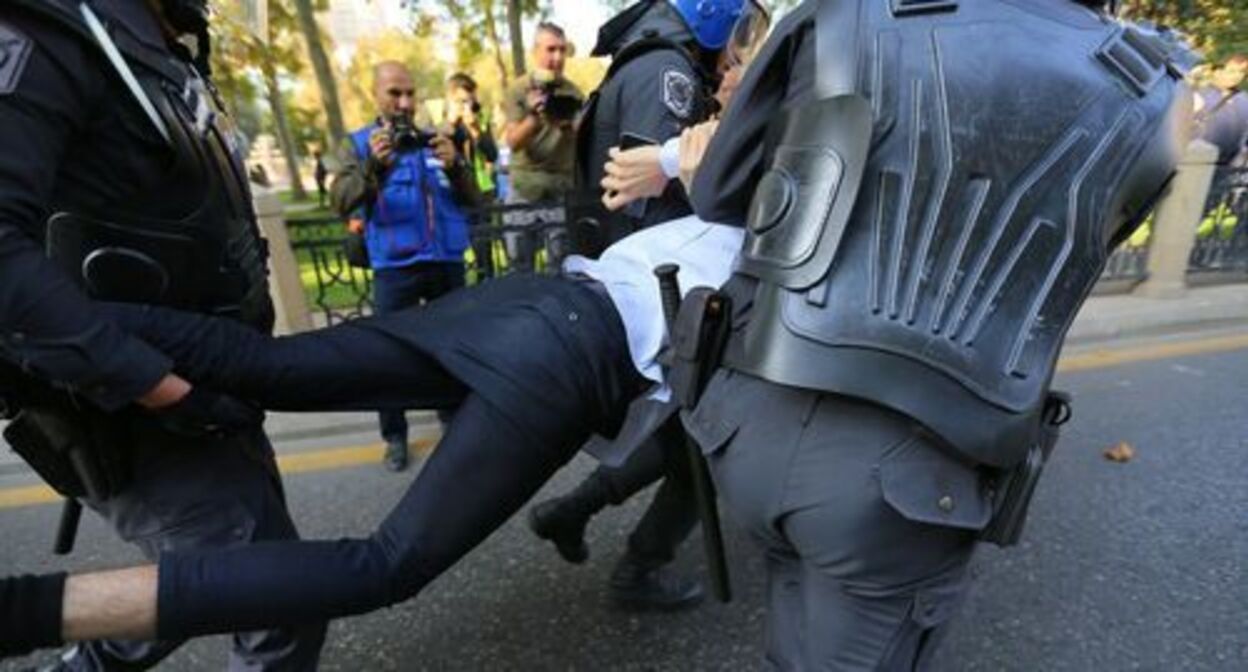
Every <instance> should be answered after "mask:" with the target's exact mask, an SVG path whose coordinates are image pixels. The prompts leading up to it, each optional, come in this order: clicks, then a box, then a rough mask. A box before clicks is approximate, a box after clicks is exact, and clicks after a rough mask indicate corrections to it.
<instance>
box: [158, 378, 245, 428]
mask: <svg viewBox="0 0 1248 672" xmlns="http://www.w3.org/2000/svg"><path fill="white" fill-rule="evenodd" d="M155 413H156V417H158V418H159V419H160V422H161V424H162V425H163V426H164V428H165V429H167V430H169V431H170V432H172V433H174V434H179V435H182V436H192V437H217V438H220V437H224V436H229V435H231V434H236V433H239V432H244V431H248V430H252V429H255V428H257V427H260V426H261V425H263V424H264V411H262V410H260V409H259V408H256V407H255V406H252V405H251V404H248V403H246V402H243V401H239V400H238V399H235V398H234V397H229V396H226V395H223V394H217V393H216V392H210V391H208V390H205V389H203V388H202V387H192V388H191V391H190V392H189V393H187V395H186V396H185V397H182V400H181V401H179V402H178V403H176V404H174V405H172V406H168V407H165V408H162V409H159V410H157V411H155Z"/></svg>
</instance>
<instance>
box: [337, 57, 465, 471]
mask: <svg viewBox="0 0 1248 672" xmlns="http://www.w3.org/2000/svg"><path fill="white" fill-rule="evenodd" d="M373 95H374V99H375V100H376V103H377V118H376V120H374V121H373V123H371V124H369V125H367V126H365V127H363V128H361V129H358V130H356V131H355V132H354V133H352V134H351V137H350V138H348V140H347V142H345V143H343V147H342V148H341V151H340V152H339V162H340V166H341V167H340V169H339V170H338V172H337V174H336V176H335V179H334V183H333V186H332V188H331V194H330V197H331V201H332V203H333V206H334V208H335V209H336V210H337V211H338V213H339V214H340V215H342V216H343V218H346V219H351V220H352V221H357V222H359V221H362V222H364V224H363V227H362V231H361V230H357V231H354V232H355V233H362V234H363V235H364V240H365V243H366V247H367V249H368V257H369V263H370V265H371V266H372V268H373V308H374V310H375V311H376V313H377V314H379V315H382V314H386V313H392V312H394V311H397V310H402V309H404V308H408V307H410V306H416V305H420V304H422V303H427V302H429V301H432V300H434V299H436V298H437V297H439V296H442V295H443V294H446V293H447V292H450V291H451V290H453V289H456V288H459V287H463V286H464V250H465V249H467V247H468V244H469V234H468V230H469V226H468V225H469V219H468V213H467V209H468V208H471V207H473V206H475V205H478V204H479V201H480V191H479V190H478V188H477V186H476V182H475V180H473V179H472V171H471V169H469V167H468V166H467V164H466V162H465V161H464V160H463V158H462V157H461V156H460V154H459V151H458V149H456V147H455V144H454V143H453V142H452V141H451V140H450V138H447V137H443V136H439V135H435V134H432V133H430V132H427V131H423V130H421V129H418V128H417V127H416V125H415V122H414V115H415V110H416V87H415V84H413V82H412V75H411V72H410V71H408V69H407V67H406V66H404V65H403V64H402V63H398V62H395V61H384V62H382V63H379V64H377V65H376V67H374V69H373ZM447 419H448V417H447V416H446V414H445V413H443V414H442V420H443V421H444V422H445V421H446V420H447ZM380 420H381V436H382V438H383V439H385V442H386V455H385V465H386V468H388V469H390V470H391V471H402V470H403V469H405V468H406V467H407V459H408V457H407V456H408V447H407V420H406V418H405V417H404V414H403V412H402V411H398V410H387V411H383V412H381V414H380Z"/></svg>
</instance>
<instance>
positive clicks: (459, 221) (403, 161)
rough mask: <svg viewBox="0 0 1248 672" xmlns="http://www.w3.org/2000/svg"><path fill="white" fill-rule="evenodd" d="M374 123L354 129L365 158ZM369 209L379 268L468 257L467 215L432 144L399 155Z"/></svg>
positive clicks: (372, 253)
mask: <svg viewBox="0 0 1248 672" xmlns="http://www.w3.org/2000/svg"><path fill="white" fill-rule="evenodd" d="M374 128H376V126H366V127H364V128H361V129H360V130H358V131H356V132H354V133H352V134H351V142H352V144H353V145H354V146H355V153H356V156H357V157H358V158H359V159H360V161H361V162H362V161H364V160H365V159H366V158H367V157H368V155H369V148H368V136H369V134H370V133H371V132H372V131H373V129H374ZM367 213H368V222H367V227H366V228H365V234H364V238H365V241H366V242H367V244H368V255H369V259H371V260H372V266H373V268H375V269H376V268H403V267H405V266H411V265H412V264H415V263H419V262H422V261H426V262H427V261H433V262H463V260H464V250H466V249H467V248H468V217H467V216H466V215H465V214H464V211H463V210H462V209H461V208H460V207H459V205H458V204H457V203H456V202H455V200H454V198H453V197H452V195H451V183H450V179H449V178H447V176H446V172H445V171H444V170H443V169H442V164H441V162H440V161H438V160H437V159H436V158H435V157H434V156H433V153H432V152H430V151H429V150H427V149H422V150H419V151H414V152H402V153H400V154H398V157H397V160H396V161H395V164H394V166H393V167H392V168H391V169H390V171H389V172H388V173H386V177H385V182H384V183H383V184H382V187H381V191H380V193H378V194H377V199H376V200H375V201H373V202H372V203H371V204H370V207H369V208H368V210H367Z"/></svg>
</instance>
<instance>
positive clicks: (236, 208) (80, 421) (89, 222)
mask: <svg viewBox="0 0 1248 672" xmlns="http://www.w3.org/2000/svg"><path fill="white" fill-rule="evenodd" d="M206 4H207V2H206V0H149V1H148V2H141V1H138V0H90V1H87V2H81V3H80V2H76V1H73V0H9V1H7V2H5V3H4V4H3V7H0V146H2V147H4V151H3V152H0V363H3V364H4V365H5V366H4V368H5V369H6V371H8V372H9V373H12V372H13V371H14V370H15V369H17V370H20V372H21V373H22V374H24V375H26V376H29V379H27V380H19V381H17V382H14V380H13V378H12V377H11V376H10V377H8V382H9V385H8V387H7V389H0V395H3V396H5V397H8V399H7V401H8V403H7V404H4V405H5V406H8V407H9V408H8V410H9V411H10V412H12V411H14V410H15V409H14V407H18V408H20V413H19V414H18V415H17V417H16V420H15V421H14V423H13V424H12V425H11V427H10V429H11V430H12V431H11V432H10V433H8V434H7V436H8V437H9V442H10V443H11V444H12V445H13V447H14V448H15V449H17V450H19V452H23V454H24V455H25V456H26V457H27V458H28V460H29V461H30V462H31V463H32V465H34V466H35V467H36V469H37V470H39V471H40V473H41V474H44V475H45V477H49V480H50V482H53V483H54V484H57V485H60V486H62V487H63V489H64V490H66V491H67V492H68V493H70V494H73V495H79V496H80V497H81V500H82V501H83V502H84V503H86V504H87V505H88V506H90V507H91V508H92V509H94V510H96V511H97V512H98V513H99V514H100V515H102V516H103V517H104V518H105V519H107V520H108V521H109V522H110V523H111V524H112V525H113V526H114V528H115V529H116V530H117V532H118V533H119V534H120V535H121V536H122V538H124V539H126V540H127V541H130V542H132V543H134V544H135V545H137V546H138V547H139V548H140V549H142V550H143V552H144V553H145V554H146V555H147V556H148V557H155V556H156V555H157V554H158V553H160V552H162V551H168V550H174V549H189V548H196V547H207V546H225V545H238V544H245V543H248V542H251V541H257V540H262V539H294V538H296V537H297V533H296V531H295V527H294V524H293V523H292V522H291V519H290V517H289V514H288V513H287V511H286V505H285V502H284V498H283V493H282V487H281V482H280V479H279V476H278V473H277V470H276V465H275V462H274V457H273V451H272V448H271V447H270V445H269V443H268V441H267V439H266V437H265V436H264V434H263V431H262V429H261V428H260V426H259V417H257V416H254V415H251V414H248V413H246V412H245V409H243V412H237V411H238V410H239V407H238V406H237V405H234V404H229V403H225V402H226V400H222V399H217V400H215V401H214V400H212V399H211V398H210V397H208V396H206V395H205V394H203V393H200V392H197V391H193V390H192V391H190V393H189V394H188V393H187V391H188V389H189V388H188V386H187V385H186V384H185V383H184V382H183V381H181V380H180V379H178V378H177V377H176V376H174V375H172V374H171V372H170V366H171V365H170V362H169V360H168V359H167V358H166V357H165V356H163V355H162V354H160V353H158V352H157V351H155V350H154V349H152V348H151V347H148V346H147V345H145V344H144V343H142V342H141V341H138V340H137V339H134V338H132V337H129V336H127V335H125V334H123V333H122V332H121V331H120V330H119V329H117V328H116V327H115V326H114V325H112V324H111V323H110V322H109V321H108V320H107V319H104V318H103V317H102V316H101V315H100V314H99V313H98V312H97V309H96V308H95V307H94V305H93V303H92V302H91V301H90V300H89V299H91V298H95V299H106V300H113V301H125V302H131V303H146V304H161V305H169V306H176V307H180V308H183V309H188V310H193V311H198V312H203V313H209V314H214V315H224V316H229V317H232V318H234V319H236V320H238V321H240V322H243V323H245V324H248V325H251V326H252V327H254V328H255V329H257V330H262V331H268V330H269V329H270V328H271V326H272V321H273V309H272V304H271V303H270V300H269V297H268V285H267V280H266V250H265V247H264V241H263V240H262V239H261V237H260V235H259V231H258V229H257V225H256V222H255V219H254V215H253V213H252V210H251V205H250V195H249V192H248V187H247V184H246V181H245V173H244V170H243V166H242V163H241V161H240V159H239V156H238V152H237V147H235V146H234V142H235V136H234V133H233V129H232V128H231V127H230V126H228V125H227V119H226V118H225V117H224V116H223V115H222V114H221V111H220V106H219V105H218V102H217V100H216V98H215V92H214V90H213V89H212V87H211V84H209V83H208V82H207V81H206V80H205V79H203V78H202V77H201V75H200V73H201V72H204V71H205V70H206V63H207V53H208V52H207V49H208V42H207V15H208V10H207V7H206ZM180 35H191V36H195V37H197V38H198V40H199V50H198V51H199V53H198V56H197V57H195V56H193V55H192V54H191V53H190V52H189V51H188V49H187V48H186V47H184V46H183V45H182V44H180V43H179V42H177V41H176V38H177V37H178V36H180ZM192 60H196V61H197V62H196V63H195V64H192ZM196 66H199V67H196ZM36 388H39V389H42V390H44V391H45V392H46V391H52V392H55V394H51V395H46V396H45V397H44V398H43V399H41V400H40V401H38V402H34V401H32V396H31V392H32V391H33V390H35V389H36ZM52 397H55V398H58V399H60V400H61V401H63V402H65V403H61V404H57V403H51V402H48V399H49V398H52ZM44 403H48V404H49V405H48V406H43V405H42V404H44ZM66 436H69V437H72V438H71V439H67V440H66V442H65V443H66V444H67V445H69V446H70V448H72V449H73V450H71V452H70V453H66V454H73V455H76V456H79V457H83V456H85V457H83V459H77V458H75V459H74V460H70V462H68V463H66V462H65V461H64V460H59V461H58V458H57V456H56V455H54V454H53V453H54V452H55V451H50V450H47V448H48V447H49V446H59V447H62V448H63V447H64V446H62V445H61V444H60V443H58V437H66ZM76 442H94V445H90V446H85V447H84V446H81V445H75V444H76ZM82 448H85V449H82ZM79 449H82V450H79ZM67 464H68V466H66V465H67ZM67 473H69V474H72V475H71V476H70V477H69V478H67V479H66V478H63V477H64V476H65V474H67ZM66 481H70V482H72V483H71V484H69V485H66ZM84 484H85V485H84ZM79 486H81V487H79ZM323 640H324V625H323V624H309V625H307V626H305V627H300V628H292V629H287V630H272V631H266V632H254V633H240V634H237V635H235V637H234V649H233V653H232V655H231V660H230V666H231V669H285V670H291V669H312V668H314V667H315V666H316V662H317V659H318V656H319V651H320V648H321V645H322V643H323ZM178 644H179V642H159V643H154V644H150V643H134V642H115V641H100V642H91V643H87V644H83V645H80V646H78V647H76V648H75V649H74V650H72V651H70V652H68V653H67V654H66V655H65V657H64V658H63V660H62V662H61V663H59V664H60V665H61V666H62V667H64V668H67V669H84V670H105V669H142V668H147V667H151V666H153V665H155V664H156V663H158V662H159V661H160V660H161V659H163V658H164V657H165V656H166V655H168V654H169V653H170V652H172V651H173V650H174V649H175V648H176V647H177V646H178Z"/></svg>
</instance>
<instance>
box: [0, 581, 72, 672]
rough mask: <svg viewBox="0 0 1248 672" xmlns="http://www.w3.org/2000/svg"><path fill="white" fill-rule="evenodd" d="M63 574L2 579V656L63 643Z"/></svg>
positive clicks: (0, 597) (0, 646) (0, 636)
mask: <svg viewBox="0 0 1248 672" xmlns="http://www.w3.org/2000/svg"><path fill="white" fill-rule="evenodd" d="M65 578H66V575H65V574H64V573H61V574H47V575H44V576H19V577H8V578H0V659H3V658H7V657H9V656H21V655H25V654H27V653H30V652H31V651H34V650H35V649H40V648H44V647H49V646H59V645H60V644H61V608H62V605H63V604H64V602H65Z"/></svg>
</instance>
